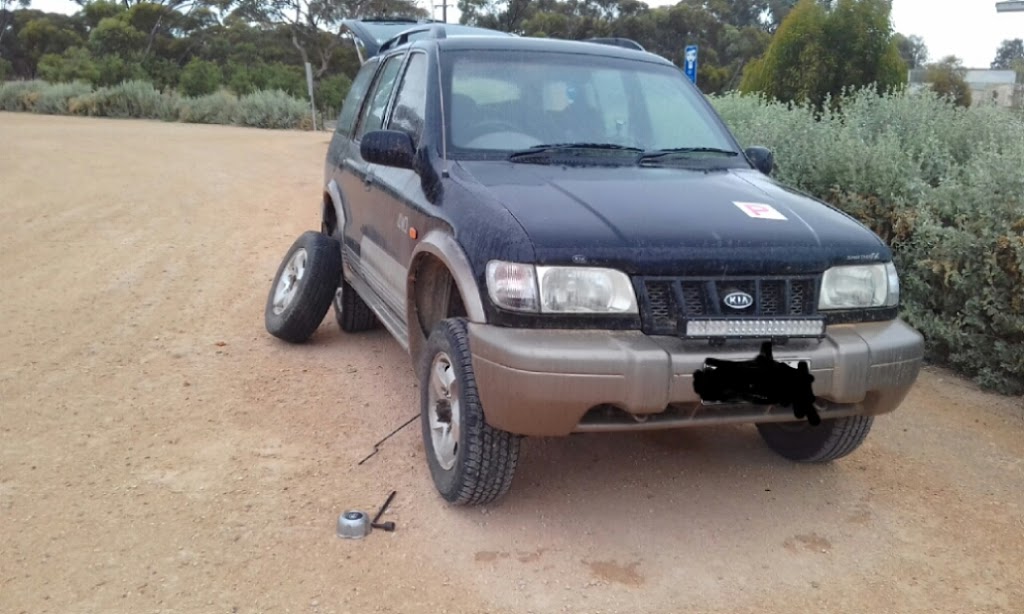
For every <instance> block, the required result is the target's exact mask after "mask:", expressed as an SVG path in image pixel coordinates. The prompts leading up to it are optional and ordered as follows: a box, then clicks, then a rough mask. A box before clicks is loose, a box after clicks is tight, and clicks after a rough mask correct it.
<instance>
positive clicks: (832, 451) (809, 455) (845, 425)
mask: <svg viewBox="0 0 1024 614" xmlns="http://www.w3.org/2000/svg"><path fill="white" fill-rule="evenodd" d="M874 420H875V418H874V416H848V417H845V418H830V419H828V420H822V421H821V424H819V425H817V426H811V425H810V424H808V423H807V422H770V423H764V424H758V425H757V430H758V432H759V433H760V434H761V438H762V439H764V441H765V443H767V444H768V447H769V448H771V449H772V450H774V451H775V452H776V453H778V454H779V455H781V456H783V457H785V458H788V459H790V460H794V461H797V462H801V463H826V462H828V461H833V460H836V459H839V458H842V457H844V456H846V455H847V454H850V453H851V452H853V451H854V450H856V449H857V448H859V447H860V445H861V444H862V443H864V439H866V438H867V436H868V433H869V432H871V425H872V424H873V423H874Z"/></svg>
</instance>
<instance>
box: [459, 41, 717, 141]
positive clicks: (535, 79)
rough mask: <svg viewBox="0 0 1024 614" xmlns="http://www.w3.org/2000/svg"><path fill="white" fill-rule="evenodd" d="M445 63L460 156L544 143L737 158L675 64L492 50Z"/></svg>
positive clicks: (555, 53)
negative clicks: (718, 152)
mask: <svg viewBox="0 0 1024 614" xmlns="http://www.w3.org/2000/svg"><path fill="white" fill-rule="evenodd" d="M442 61H443V62H445V64H446V66H445V70H444V78H445V81H446V84H445V89H446V90H447V91H448V92H450V94H449V95H450V99H451V104H450V105H447V108H446V109H445V115H446V118H445V119H446V122H447V123H448V126H449V130H448V131H447V134H448V137H449V139H450V145H451V147H452V150H453V152H454V153H455V154H456V155H458V154H459V153H460V152H462V151H466V152H472V151H478V152H483V153H487V152H491V153H496V152H508V151H516V150H520V149H523V148H528V147H532V146H534V145H539V144H543V143H600V144H610V145H620V146H625V147H637V148H641V149H644V150H661V149H672V148H716V149H727V150H734V149H735V144H734V143H733V141H732V140H731V139H730V137H729V135H728V133H727V132H726V131H725V129H724V128H723V127H722V126H721V125H720V123H719V122H717V121H716V120H715V118H714V116H713V115H712V113H711V112H710V111H709V110H708V109H707V108H706V105H705V103H704V101H703V100H702V95H701V93H700V92H699V91H698V90H696V89H695V88H693V87H691V86H690V84H689V83H688V82H686V80H685V77H684V76H683V74H682V73H681V72H680V71H679V70H678V69H677V68H675V67H673V66H670V65H667V64H661V63H655V62H642V61H635V60H629V59H624V58H615V57H608V56H599V55H589V54H588V55H584V54H569V53H557V52H538V51H502V52H491V51H483V50H473V51H472V52H461V51H460V52H452V53H447V54H445V57H444V58H443V59H442Z"/></svg>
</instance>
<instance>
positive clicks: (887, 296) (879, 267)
mask: <svg viewBox="0 0 1024 614" xmlns="http://www.w3.org/2000/svg"><path fill="white" fill-rule="evenodd" d="M899 301H900V281H899V276H897V274H896V267H895V266H893V264H892V263H891V262H888V263H886V264H868V265H851V266H837V267H832V268H831V269H829V270H827V271H825V275H824V277H823V278H822V280H821V297H820V298H819V300H818V309H821V310H828V309H863V308H867V307H895V306H896V305H898V304H899Z"/></svg>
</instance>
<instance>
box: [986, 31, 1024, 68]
mask: <svg viewBox="0 0 1024 614" xmlns="http://www.w3.org/2000/svg"><path fill="white" fill-rule="evenodd" d="M1014 60H1024V39H1020V38H1015V39H1013V40H1005V41H1003V42H1002V44H1001V45H999V49H998V50H997V51H996V58H995V59H994V60H992V65H991V68H993V69H1003V70H1009V69H1012V68H1013V67H1014Z"/></svg>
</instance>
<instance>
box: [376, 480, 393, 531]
mask: <svg viewBox="0 0 1024 614" xmlns="http://www.w3.org/2000/svg"><path fill="white" fill-rule="evenodd" d="M396 494H398V491H395V490H392V491H391V494H390V495H388V498H387V499H386V500H385V501H384V505H382V506H380V509H379V510H377V515H376V516H374V517H373V521H372V522H370V526H371V527H373V528H374V529H381V530H382V531H394V530H395V523H393V522H391V521H388V522H378V520H380V517H381V516H383V515H384V512H386V511H387V509H388V506H390V505H391V501H392V500H394V498H395V495H396Z"/></svg>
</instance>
